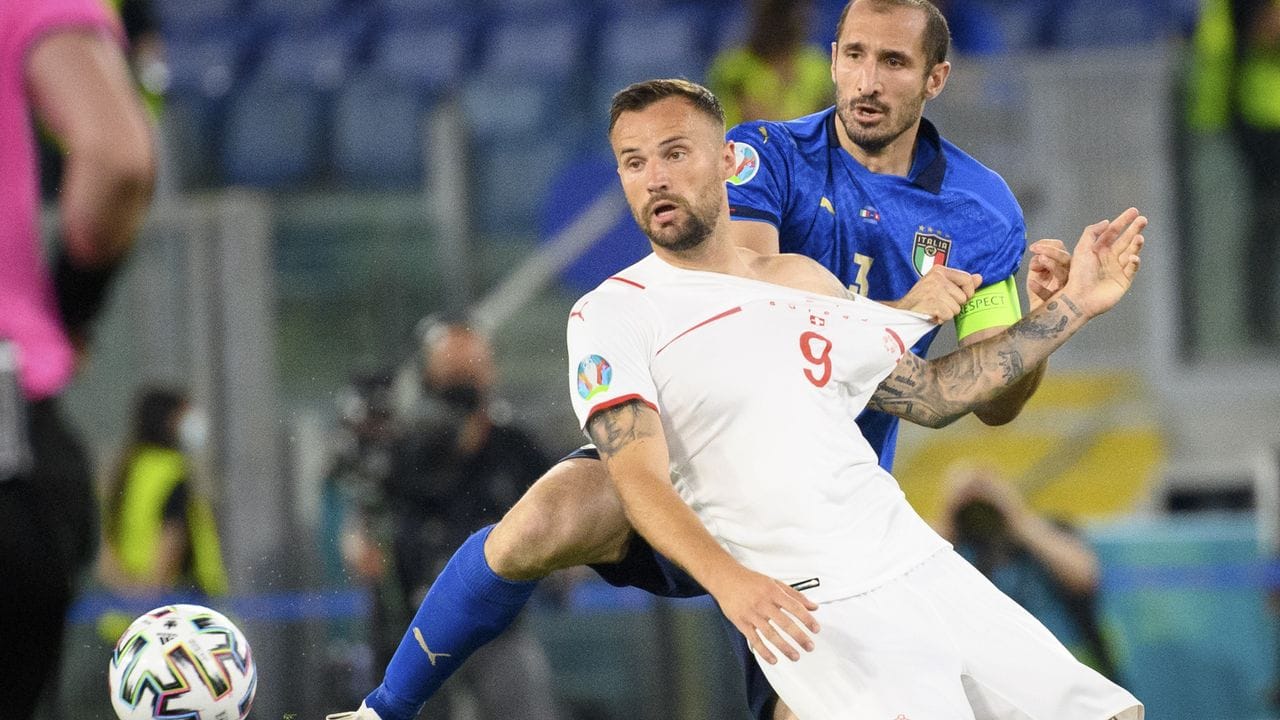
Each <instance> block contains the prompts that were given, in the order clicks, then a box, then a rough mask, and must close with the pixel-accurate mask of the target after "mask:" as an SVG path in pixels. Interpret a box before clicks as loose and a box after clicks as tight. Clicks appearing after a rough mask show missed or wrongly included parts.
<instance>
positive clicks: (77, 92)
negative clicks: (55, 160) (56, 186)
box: [0, 0, 154, 720]
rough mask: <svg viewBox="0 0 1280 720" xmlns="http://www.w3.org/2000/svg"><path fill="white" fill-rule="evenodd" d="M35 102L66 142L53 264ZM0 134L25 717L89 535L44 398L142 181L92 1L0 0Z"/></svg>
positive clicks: (11, 583)
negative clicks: (42, 211) (45, 255)
mask: <svg viewBox="0 0 1280 720" xmlns="http://www.w3.org/2000/svg"><path fill="white" fill-rule="evenodd" d="M33 112H34V114H35V115H36V117H37V118H38V119H39V120H40V121H42V122H44V123H45V124H46V125H47V126H48V127H49V128H50V129H51V130H52V131H53V132H54V133H55V134H57V136H58V137H59V138H60V139H61V141H62V147H64V148H65V149H66V151H67V172H66V181H65V182H64V183H63V186H62V192H61V193H60V195H59V200H60V202H59V217H60V224H59V230H60V233H61V237H62V242H61V243H60V244H59V245H58V247H57V250H56V251H55V259H54V261H53V262H54V269H53V272H52V273H50V272H49V270H48V269H47V268H46V266H45V264H44V263H43V262H42V261H41V242H40V236H39V224H38V218H39V201H38V198H39V177H38V171H37V165H36V148H35V140H34V130H33V128H32V123H31V114H32V113H33ZM0 138H3V141H2V142H0V218H2V219H3V220H2V221H0V578H4V580H3V582H0V698H4V702H5V713H6V715H7V716H10V717H14V718H18V719H19V720H25V719H26V718H29V717H31V716H32V713H33V711H34V707H35V704H36V701H37V698H38V697H39V696H40V694H41V692H42V690H43V689H44V688H45V686H46V685H47V684H48V681H49V679H50V678H51V677H52V676H53V675H54V671H55V670H56V667H57V661H58V654H59V652H60V650H61V645H62V637H63V631H64V628H65V618H66V613H67V609H68V607H69V606H70V603H71V599H72V597H73V595H74V585H75V580H76V578H77V576H78V574H79V571H80V570H81V568H82V567H83V566H84V565H86V564H87V563H88V562H89V561H90V560H92V559H93V555H94V550H93V548H94V542H95V540H96V538H97V531H96V527H97V524H98V523H97V518H98V513H97V511H96V508H95V503H94V492H93V485H92V479H91V478H92V475H91V471H90V467H89V462H88V458H87V457H86V456H85V453H84V451H83V449H82V448H81V446H80V443H79V441H78V440H77V439H76V438H75V437H74V436H73V435H72V433H71V432H70V431H69V430H68V429H67V428H66V427H65V425H64V424H63V422H62V420H61V417H60V414H59V411H58V407H57V396H58V395H59V394H60V393H61V392H62V390H63V389H64V388H65V387H66V385H67V383H68V382H70V380H71V376H72V373H73V372H74V369H75V365H76V352H75V346H79V347H81V348H83V347H84V343H85V341H87V339H88V329H89V325H90V323H91V322H92V320H93V319H94V318H95V317H96V315H97V313H98V311H99V310H100V309H101V307H102V304H103V302H104V300H105V296H106V292H107V289H108V287H109V285H110V281H111V279H112V277H113V275H114V271H115V269H116V268H117V266H118V265H119V264H120V262H121V260H122V259H123V257H124V255H125V253H126V252H127V251H128V249H129V246H130V243H131V242H132V238H133V235H134V233H135V232H136V231H137V229H138V226H139V224H140V223H141V221H142V217H143V215H144V213H145V212H146V207H147V205H148V203H149V200H150V194H151V188H152V184H153V182H154V153H153V149H152V135H151V129H150V127H149V126H148V124H147V120H146V114H145V112H144V111H143V109H142V107H141V106H140V104H139V103H138V100H137V96H136V95H135V94H134V92H133V89H132V87H131V86H130V80H129V73H128V68H127V66H126V64H125V61H124V56H123V53H122V52H121V49H120V28H119V25H118V24H117V23H116V22H115V21H114V20H113V19H112V18H111V16H110V15H109V14H108V13H107V11H106V10H105V9H104V7H103V6H102V4H101V2H100V1H99V0H8V1H7V2H4V3H0ZM73 342H74V343H75V346H73Z"/></svg>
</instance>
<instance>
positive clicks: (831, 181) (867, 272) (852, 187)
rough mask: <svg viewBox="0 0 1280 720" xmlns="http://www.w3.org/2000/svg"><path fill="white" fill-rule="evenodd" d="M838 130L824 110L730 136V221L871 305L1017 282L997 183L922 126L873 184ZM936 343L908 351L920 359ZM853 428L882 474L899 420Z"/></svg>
mask: <svg viewBox="0 0 1280 720" xmlns="http://www.w3.org/2000/svg"><path fill="white" fill-rule="evenodd" d="M836 122H837V119H836V114H835V109H834V108H828V109H827V110H825V111H823V112H820V113H815V114H813V115H809V116H806V117H802V118H798V119H796V120H790V121H786V122H749V123H743V124H742V125H739V126H737V127H735V128H733V129H732V130H730V131H729V134H728V136H727V137H728V139H729V140H730V141H732V142H733V143H734V156H735V160H736V174H735V175H734V176H733V177H732V178H730V180H729V212H730V214H731V215H732V217H733V219H734V220H754V221H760V222H767V223H769V224H771V225H773V226H774V227H776V228H777V229H778V236H779V246H780V248H779V249H780V250H781V251H782V252H785V253H799V254H802V255H807V256H809V257H811V258H813V259H815V260H817V261H818V262H821V263H822V264H823V265H825V266H827V268H828V269H830V270H831V272H833V273H834V274H835V275H836V277H839V278H840V280H841V281H842V282H844V283H845V285H847V286H848V287H849V288H850V289H851V290H852V291H854V292H857V293H859V294H861V295H866V296H867V297H870V298H871V299H873V300H897V299H899V298H901V297H902V296H904V295H906V294H907V291H908V290H910V289H911V287H912V286H913V285H915V284H916V282H917V281H918V280H919V279H920V277H921V276H922V275H924V274H925V273H926V272H928V271H929V268H931V267H933V266H934V265H945V266H947V267H952V268H957V269H960V270H964V271H966V272H971V273H979V274H981V275H982V280H983V284H984V285H989V284H992V283H997V282H1002V281H1004V280H1006V279H1007V278H1009V277H1010V276H1012V275H1013V274H1014V273H1015V272H1017V269H1018V264H1019V263H1020V262H1021V260H1022V254H1023V251H1024V250H1025V247H1026V223H1025V222H1024V220H1023V218H1022V209H1021V208H1020V207H1019V206H1018V201H1017V200H1016V199H1015V198H1014V197H1013V193H1012V192H1010V190H1009V186H1008V185H1007V184H1006V183H1005V182H1004V179H1003V178H1001V177H1000V176H999V175H997V174H996V173H995V172H994V171H992V170H990V169H988V168H987V167H985V166H983V165H982V164H981V163H979V162H978V161H976V160H974V159H973V158H972V157H970V156H969V155H967V154H965V153H964V152H963V151H961V150H960V149H959V148H957V147H956V146H955V145H952V144H951V143H949V142H947V141H946V140H943V139H942V138H941V137H940V136H939V135H938V131H937V129H936V128H934V126H933V124H932V123H930V122H929V121H928V120H921V122H920V134H919V140H918V142H917V147H916V156H915V159H914V161H913V163H912V168H911V172H910V174H909V175H908V176H907V177H900V176H897V175H885V174H877V173H873V172H871V171H870V170H868V169H867V168H865V167H863V165H862V164H861V163H859V162H858V161H857V160H855V159H854V157H853V156H852V155H850V154H849V153H848V152H846V151H845V150H844V149H843V148H842V147H841V146H840V141H839V139H838V137H837V135H836V128H835V123H836ZM935 335H937V333H936V332H932V333H929V334H928V335H925V336H924V338H922V339H921V340H920V341H919V342H918V343H916V345H915V346H914V347H913V348H912V350H913V351H915V352H916V353H917V354H919V355H924V354H925V353H926V352H927V351H928V349H929V344H930V343H932V342H933V338H934V336H935ZM858 424H859V426H861V428H862V432H863V434H864V435H865V436H866V438H867V440H868V441H869V442H870V443H871V447H873V448H875V450H876V452H877V453H878V454H879V456H880V464H881V466H883V467H884V468H885V469H886V470H889V469H891V468H892V466H893V456H894V447H895V444H896V440H897V435H898V419H897V418H895V417H893V416H892V415H887V414H885V413H881V412H874V411H871V410H868V411H866V412H864V413H862V415H861V416H860V417H859V418H858Z"/></svg>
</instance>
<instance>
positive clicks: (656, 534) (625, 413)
mask: <svg viewBox="0 0 1280 720" xmlns="http://www.w3.org/2000/svg"><path fill="white" fill-rule="evenodd" d="M587 431H588V432H589V433H590V435H591V439H592V441H594V442H595V444H596V447H597V448H598V449H599V450H600V458H601V459H602V460H603V461H604V463H605V467H606V468H607V469H608V472H609V477H610V478H611V479H612V481H613V484H614V487H615V488H616V489H617V491H618V496H619V497H620V498H621V499H622V507H623V509H624V510H625V512H626V515H627V519H628V520H630V522H631V526H632V527H634V528H635V529H636V532H638V533H640V535H642V536H643V537H644V538H645V540H648V541H649V544H650V545H652V546H653V547H654V549H655V550H657V551H658V552H660V553H662V554H663V555H665V556H666V557H668V558H670V559H671V560H672V561H673V562H675V563H676V564H677V565H679V566H680V567H682V568H684V569H685V571H687V572H688V573H689V574H690V575H691V576H693V578H694V579H695V580H697V581H698V582H699V583H700V584H701V585H702V586H703V587H704V588H706V590H707V592H709V593H711V595H712V597H714V598H715V599H716V601H717V602H718V603H719V604H720V609H721V611H722V612H723V613H724V614H725V617H727V618H729V620H730V621H731V622H733V624H734V626H736V627H737V628H738V630H739V631H741V632H742V634H743V635H744V636H745V637H746V638H747V640H748V641H749V642H750V644H751V647H752V649H753V650H755V651H756V652H758V653H759V654H760V656H761V657H762V658H764V659H765V661H766V662H769V663H771V664H772V663H774V662H777V658H776V656H775V655H774V654H773V653H772V652H771V650H770V646H772V647H773V648H777V649H778V650H781V651H782V652H783V654H785V655H786V656H787V657H788V658H790V659H792V660H798V659H799V658H800V653H799V652H798V651H797V650H796V649H795V647H793V643H794V644H795V645H799V646H800V647H803V648H804V649H806V650H812V649H813V641H812V640H811V639H810V638H809V636H808V635H807V634H806V633H805V631H804V630H802V629H801V628H800V627H799V626H798V625H797V624H796V622H795V621H794V620H793V619H792V616H794V617H795V618H796V619H798V620H800V622H802V623H803V624H804V625H806V626H807V627H808V629H809V631H810V632H817V631H818V624H817V622H816V621H815V620H814V619H813V616H812V615H810V614H809V611H810V610H816V609H817V605H815V604H814V603H812V602H811V601H809V600H808V599H807V598H805V597H804V595H802V594H800V593H799V592H797V591H795V590H794V589H792V588H790V587H788V586H787V585H786V584H784V583H782V582H779V581H777V580H774V579H773V578H770V577H768V576H765V575H761V574H760V573H757V572H753V571H751V570H748V569H747V568H745V567H743V566H742V564H741V563H739V562H738V561H737V560H735V559H734V558H733V556H731V555H730V554H729V553H728V552H727V551H725V549H724V548H722V547H720V544H719V543H717V542H716V540H715V538H714V537H712V536H711V533H710V532H708V531H707V529H706V528H705V527H704V526H703V525H702V521H701V520H699V519H698V516H697V515H696V514H695V513H694V512H693V510H692V509H690V508H689V506H688V505H686V504H685V502H684V500H683V499H681V497H680V495H679V494H678V493H677V492H676V490H675V488H674V487H672V485H671V480H670V476H669V464H670V459H669V456H668V454H667V440H666V437H665V435H664V434H663V431H662V421H661V420H660V419H659V417H658V413H657V412H655V411H654V410H653V409H652V408H650V407H649V406H648V405H645V404H644V403H642V402H640V401H638V400H632V401H630V402H627V403H624V404H621V405H618V406H616V407H612V408H607V409H605V410H601V411H599V412H597V413H596V414H594V415H592V416H591V419H590V420H589V421H588V422H587ZM784 611H785V612H784ZM779 629H781V631H783V632H785V633H786V634H787V635H790V636H791V638H792V642H787V641H786V640H784V639H783V636H782V634H781V633H780V632H779ZM761 636H763V638H764V639H765V640H767V641H768V644H765V643H763V642H761Z"/></svg>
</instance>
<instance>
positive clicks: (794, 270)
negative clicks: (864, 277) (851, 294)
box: [738, 248, 845, 297]
mask: <svg viewBox="0 0 1280 720" xmlns="http://www.w3.org/2000/svg"><path fill="white" fill-rule="evenodd" d="M738 252H739V253H741V254H742V257H743V258H744V259H745V260H746V261H747V266H748V267H750V268H751V269H752V270H753V271H755V273H756V275H757V277H758V278H760V279H761V280H764V281H766V282H771V283H774V284H775V285H784V286H786V287H789V288H793V289H796V290H802V291H804V292H812V293H818V294H821V295H828V296H832V297H844V296H845V289H844V285H843V284H841V282H840V281H839V280H838V279H837V278H836V276H835V275H832V274H831V271H830V270H828V269H827V268H825V267H823V266H822V264H821V263H819V262H817V261H816V260H814V259H813V258H810V257H808V256H806V255H799V254H796V253H777V254H761V253H757V252H755V251H753V250H748V249H746V248H739V249H738Z"/></svg>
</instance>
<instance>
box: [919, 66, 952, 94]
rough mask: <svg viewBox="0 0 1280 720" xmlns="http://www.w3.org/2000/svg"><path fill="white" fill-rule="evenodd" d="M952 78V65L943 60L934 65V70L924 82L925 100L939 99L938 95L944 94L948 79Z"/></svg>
mask: <svg viewBox="0 0 1280 720" xmlns="http://www.w3.org/2000/svg"><path fill="white" fill-rule="evenodd" d="M950 76H951V63H949V62H947V61H946V60H943V61H942V62H940V63H938V64H937V65H934V66H933V69H931V70H930V71H929V75H928V76H927V77H926V78H925V81H924V92H925V99H927V100H932V99H934V98H936V97H938V94H939V93H941V92H942V88H944V87H946V85H947V78H948V77H950Z"/></svg>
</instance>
